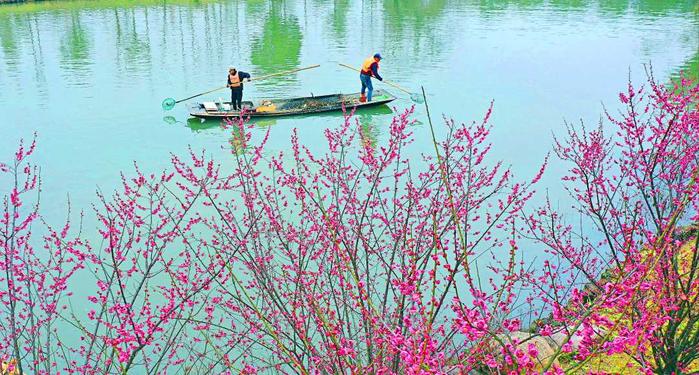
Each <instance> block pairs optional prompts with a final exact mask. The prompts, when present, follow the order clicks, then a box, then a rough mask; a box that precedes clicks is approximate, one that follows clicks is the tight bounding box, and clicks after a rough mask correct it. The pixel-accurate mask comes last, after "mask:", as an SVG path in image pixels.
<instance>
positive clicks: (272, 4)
mask: <svg viewBox="0 0 699 375" xmlns="http://www.w3.org/2000/svg"><path fill="white" fill-rule="evenodd" d="M268 7H269V9H268V11H267V15H266V18H265V21H264V25H263V30H262V33H261V34H259V35H256V36H254V37H253V40H252V43H251V49H250V62H251V63H252V65H253V66H254V67H255V71H256V72H258V74H270V73H276V72H279V71H283V70H290V69H294V68H297V67H298V66H299V63H300V56H301V43H302V39H303V35H302V34H301V26H300V25H299V20H298V18H297V17H296V16H295V15H294V14H293V10H292V9H288V6H287V2H286V1H282V0H270V1H269V2H268ZM290 80H291V79H290V78H289V77H286V78H285V77H280V78H279V79H274V80H268V81H261V82H260V83H258V85H262V86H269V85H276V84H278V83H280V82H285V81H287V82H288V81H290Z"/></svg>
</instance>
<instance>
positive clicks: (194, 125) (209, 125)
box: [163, 105, 393, 134]
mask: <svg viewBox="0 0 699 375" xmlns="http://www.w3.org/2000/svg"><path fill="white" fill-rule="evenodd" d="M391 114H393V110H391V108H390V107H389V106H387V105H381V106H378V107H369V108H362V109H358V110H357V111H356V112H355V114H354V119H356V120H357V121H359V123H360V124H361V125H362V126H363V127H364V126H366V127H367V129H373V128H372V126H375V125H371V124H372V123H376V121H374V120H375V118H374V117H376V116H386V115H391ZM309 118H313V119H324V120H327V122H328V126H335V125H339V124H340V123H341V122H342V121H343V119H344V117H343V113H342V112H340V111H335V112H325V113H316V114H312V115H298V116H285V117H269V118H264V117H258V118H254V117H253V118H251V119H250V121H249V123H250V124H252V125H255V126H256V127H258V128H267V127H270V126H275V125H277V124H281V123H285V122H286V123H288V124H291V125H294V124H298V123H303V120H304V119H309ZM163 121H164V122H166V123H168V124H175V123H179V121H177V120H176V119H175V118H174V117H172V116H166V117H164V118H163ZM221 122H222V120H205V119H200V118H196V117H190V118H188V119H187V124H186V126H187V127H188V128H189V129H190V130H191V131H192V132H194V133H199V132H205V131H215V130H219V131H220V130H221ZM374 130H376V131H377V132H376V133H374ZM374 130H372V131H371V132H369V133H371V134H378V128H376V129H374Z"/></svg>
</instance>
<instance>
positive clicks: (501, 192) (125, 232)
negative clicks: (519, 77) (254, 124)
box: [0, 78, 699, 374]
mask: <svg viewBox="0 0 699 375" xmlns="http://www.w3.org/2000/svg"><path fill="white" fill-rule="evenodd" d="M678 85H682V86H683V89H682V90H680V89H679V88H677V87H674V88H672V87H671V88H667V87H665V86H663V85H658V84H656V83H655V82H654V81H653V80H652V78H651V79H650V80H649V84H648V85H645V86H643V87H634V86H632V85H631V84H629V86H628V88H627V90H626V91H625V92H623V93H622V94H620V95H619V100H620V101H621V102H622V103H623V104H625V105H626V111H625V112H623V113H619V114H612V113H608V114H607V119H608V123H607V124H606V125H605V124H600V126H598V127H596V128H594V129H588V128H586V127H575V126H572V125H571V126H568V133H567V136H566V137H565V138H564V139H558V140H556V146H555V148H554V155H553V156H551V158H554V157H555V158H556V159H557V161H560V162H563V163H566V165H569V166H570V168H569V170H568V172H567V173H566V174H565V175H564V176H562V178H561V179H562V186H563V187H564V188H565V189H566V190H567V191H568V192H570V194H571V196H572V198H573V200H574V202H575V207H576V209H577V211H578V212H579V213H580V214H581V216H582V217H583V218H584V220H585V223H584V225H583V226H582V228H581V229H584V231H582V230H578V228H579V227H578V226H576V225H574V224H571V223H568V222H566V221H565V219H564V216H563V215H562V214H561V213H560V212H558V210H557V209H554V207H553V204H552V203H547V204H545V205H544V206H542V207H538V208H533V207H532V205H533V201H532V197H534V196H535V195H536V194H541V193H538V192H536V190H535V189H536V187H537V184H538V183H539V180H540V178H541V177H542V175H543V174H544V173H545V171H546V165H547V163H548V162H549V161H543V162H542V166H541V168H540V170H539V172H538V173H536V174H535V175H534V176H528V178H525V179H522V180H519V179H518V178H516V177H515V176H514V175H513V174H512V172H511V171H510V170H509V169H507V168H506V167H505V164H504V163H503V162H499V161H494V160H491V159H492V157H491V156H490V152H491V149H492V147H493V145H491V144H490V143H489V140H488V139H489V134H490V130H491V125H489V118H490V114H491V109H489V110H488V111H487V113H486V114H485V116H484V117H483V118H482V119H481V120H478V121H474V122H471V123H468V124H459V123H456V122H455V121H452V120H447V121H445V124H444V126H445V127H446V128H445V129H443V130H445V131H442V132H433V133H432V134H445V135H444V137H443V138H437V137H436V136H435V135H433V145H434V150H431V151H430V152H425V153H424V154H423V156H422V158H421V159H420V160H415V159H411V158H409V157H408V155H412V154H411V153H409V152H407V151H408V149H409V148H410V147H412V142H413V139H412V137H413V135H412V133H411V127H410V125H411V124H412V122H413V120H412V109H408V110H406V111H404V112H403V113H401V114H400V115H397V116H396V117H395V118H394V119H393V121H392V122H391V124H390V128H389V133H390V136H389V137H388V140H387V141H372V140H370V139H368V138H367V137H368V135H367V134H366V133H367V132H366V129H365V128H364V127H363V125H362V124H361V123H359V122H357V121H354V117H353V114H352V113H348V114H346V116H345V119H344V125H343V126H341V127H340V128H338V129H326V130H325V138H326V141H327V148H326V150H327V151H326V152H324V153H314V152H313V151H311V148H310V147H307V146H305V145H304V144H303V142H302V140H301V139H299V137H298V136H297V135H296V133H294V135H293V136H292V139H291V148H290V150H289V152H288V153H279V154H274V155H268V154H266V153H265V144H266V142H267V140H268V137H269V131H268V132H267V133H266V134H264V136H263V137H262V139H255V138H254V137H253V133H252V132H250V131H249V126H250V125H249V124H247V123H246V122H245V120H244V119H242V118H241V119H239V121H237V122H235V121H234V122H229V123H227V124H226V127H227V129H229V130H230V131H231V134H232V137H233V138H232V146H233V147H232V153H231V157H230V160H225V161H219V162H217V161H215V160H212V159H211V158H209V157H207V156H206V153H205V152H201V153H200V152H195V151H193V150H190V152H189V154H188V156H187V157H181V156H177V155H173V156H172V160H171V168H170V170H168V171H164V172H162V173H159V174H145V173H142V172H141V171H140V170H139V169H138V167H137V166H136V167H135V169H134V172H132V173H130V174H129V175H127V174H124V175H123V177H122V186H121V188H120V189H119V190H118V191H115V192H114V193H113V194H112V195H111V196H108V195H106V194H103V193H101V192H100V193H99V194H98V203H97V204H95V205H94V214H95V216H96V217H97V219H98V223H99V224H98V233H99V238H100V239H101V241H97V242H96V241H92V242H90V241H87V240H86V239H85V238H84V237H86V236H85V235H84V234H83V233H82V232H83V231H85V230H87V229H89V228H81V229H75V228H73V226H71V224H70V220H68V224H65V225H64V226H63V227H62V228H61V229H58V230H54V229H52V227H51V226H49V225H48V223H45V222H44V221H43V220H42V216H41V214H40V213H41V211H40V206H39V200H38V192H39V177H38V169H37V168H36V167H34V166H33V165H31V164H30V162H29V159H28V157H29V156H31V154H32V152H33V151H34V147H35V146H34V143H32V145H31V147H29V148H26V147H25V146H23V145H20V148H19V150H18V151H17V153H16V155H15V158H14V159H13V161H12V162H11V163H9V164H2V165H0V171H2V174H0V176H1V177H0V178H2V183H3V185H2V186H5V188H4V190H3V191H6V194H5V195H4V200H3V204H4V205H3V216H2V219H0V244H1V245H2V249H3V255H4V256H3V257H2V260H1V261H0V283H2V284H3V286H4V288H3V289H2V294H0V309H1V310H0V319H2V325H1V326H2V328H1V329H0V335H2V338H3V339H2V340H1V341H0V345H2V346H0V360H2V361H3V363H7V364H9V365H10V366H16V367H17V368H18V369H19V370H20V371H22V372H23V373H24V372H33V373H55V372H58V371H61V372H67V373H116V372H120V373H128V372H132V371H133V372H139V373H140V372H147V373H164V372H175V371H176V370H178V371H187V372H192V373H210V372H216V373H221V372H239V373H245V374H252V373H258V372H272V371H273V372H281V373H303V374H307V373H380V374H389V373H410V374H418V373H425V374H426V373H435V374H437V373H467V372H469V371H473V372H478V373H503V372H515V373H533V372H547V373H563V372H564V371H565V372H576V371H583V369H585V370H589V369H590V367H589V365H590V364H592V363H593V362H594V361H598V360H599V359H600V358H603V357H604V356H618V355H623V356H624V358H628V360H629V363H630V365H631V366H633V368H635V369H638V370H640V371H643V372H649V373H650V372H672V371H674V372H681V371H687V370H689V369H692V368H695V367H692V366H696V363H697V353H696V348H697V347H698V344H699V342H697V340H699V335H698V334H697V332H699V319H697V316H698V315H697V314H698V313H699V310H698V309H699V305H698V302H699V281H698V280H699V254H698V252H697V246H699V242H698V241H699V240H698V239H697V235H696V233H695V232H694V231H693V230H690V231H687V230H682V228H683V226H684V225H686V224H688V223H696V222H698V221H699V216H698V215H699V210H698V208H699V196H698V195H697V194H698V193H699V185H697V183H696V179H697V176H698V174H699V165H698V161H699V158H698V156H699V139H697V137H699V129H698V128H699V111H698V108H697V103H699V86H697V85H696V83H694V82H691V81H689V80H686V79H685V80H682V81H680V82H678ZM430 126H432V125H431V123H430ZM433 130H434V129H433ZM233 143H234V144H233ZM69 218H70V215H69ZM39 227H41V228H43V229H41V230H39ZM38 231H41V232H46V234H44V235H42V238H43V242H42V241H38V242H37V240H36V239H34V237H33V236H35V234H34V233H37V232H38ZM76 232H77V233H76ZM71 233H72V234H71ZM541 249H544V250H545V255H546V256H545V258H544V259H539V260H536V262H528V261H525V255H527V254H528V253H530V252H534V251H540V250H541ZM79 272H89V273H91V280H93V282H94V284H95V285H94V286H92V287H91V288H90V289H89V291H88V294H89V295H88V296H85V297H81V298H86V299H87V300H88V302H89V307H88V309H86V311H76V310H73V309H71V308H69V307H68V305H69V302H70V301H71V299H72V298H77V297H76V296H71V295H70V292H71V291H72V290H73V289H74V288H77V287H78V286H77V285H76V284H75V283H76V282H77V277H76V276H75V275H76V274H77V273H79ZM532 322H533V325H532V328H531V329H526V328H524V327H527V326H528V325H529V323H532ZM58 327H60V330H59V329H58ZM68 332H70V334H71V335H72V334H74V335H76V336H77V337H79V338H80V339H79V340H75V341H77V342H73V341H71V340H68V337H69V333H68ZM59 333H60V334H59ZM13 369H14V367H13ZM601 371H605V369H602V370H601Z"/></svg>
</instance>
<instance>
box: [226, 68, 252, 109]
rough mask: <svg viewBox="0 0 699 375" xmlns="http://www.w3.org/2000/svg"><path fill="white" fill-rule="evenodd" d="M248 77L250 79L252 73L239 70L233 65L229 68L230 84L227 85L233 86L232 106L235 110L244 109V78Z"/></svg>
mask: <svg viewBox="0 0 699 375" xmlns="http://www.w3.org/2000/svg"><path fill="white" fill-rule="evenodd" d="M246 78H247V80H248V81H250V74H248V73H245V72H239V71H237V70H236V69H235V68H234V67H232V66H231V67H230V68H228V84H227V85H226V86H228V87H230V88H231V106H232V107H233V110H234V111H240V110H241V109H242V102H243V80H244V79H246Z"/></svg>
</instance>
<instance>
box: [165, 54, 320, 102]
mask: <svg viewBox="0 0 699 375" xmlns="http://www.w3.org/2000/svg"><path fill="white" fill-rule="evenodd" d="M319 66H320V65H319V64H317V65H311V66H307V67H304V68H297V69H291V70H285V71H283V72H278V73H272V74H267V75H264V76H259V77H253V78H250V81H261V80H263V79H267V78H270V77H276V76H280V75H282V74H290V73H296V72H300V71H302V70H308V69H314V68H317V67H319ZM226 87H228V85H226V86H221V87H217V88H215V89H212V90H209V91H206V92H202V93H200V94H196V95H192V96H190V97H187V98H184V99H180V100H176V101H175V103H180V102H183V101H185V100H189V99H192V98H196V97H197V96H202V95H206V94H209V93H212V92H214V91H218V90H223V89H225V88H226Z"/></svg>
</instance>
